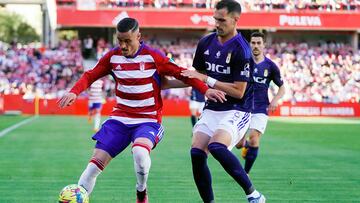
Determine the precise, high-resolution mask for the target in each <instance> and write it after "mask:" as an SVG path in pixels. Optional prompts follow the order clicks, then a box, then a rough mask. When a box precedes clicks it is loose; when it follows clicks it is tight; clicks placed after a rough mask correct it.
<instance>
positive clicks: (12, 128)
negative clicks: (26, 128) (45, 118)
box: [0, 116, 38, 138]
mask: <svg viewBox="0 0 360 203" xmlns="http://www.w3.org/2000/svg"><path fill="white" fill-rule="evenodd" d="M36 118H38V116H33V117H31V118H28V119H25V120H23V121H21V122H18V123H16V124H14V125H12V126H10V127H8V128H5V129H4V130H2V131H0V138H1V137H3V136H5V135H6V134H8V133H9V132H11V131H13V130H15V129H16V128H19V127H21V126H22V125H25V124H27V123H30V122H31V121H33V120H35V119H36Z"/></svg>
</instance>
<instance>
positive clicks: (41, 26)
mask: <svg viewBox="0 0 360 203" xmlns="http://www.w3.org/2000/svg"><path fill="white" fill-rule="evenodd" d="M239 2H240V3H241V5H242V7H243V14H242V16H241V19H240V22H239V24H238V28H239V31H240V32H242V33H243V34H244V35H245V36H246V37H249V36H250V34H251V32H252V31H258V30H260V31H262V32H264V33H266V37H267V43H268V46H267V49H266V54H267V56H268V57H269V58H271V59H272V60H273V61H275V62H276V63H277V65H278V66H279V68H280V70H281V72H282V75H283V78H284V81H285V84H286V87H287V92H286V95H285V96H284V98H283V100H282V104H281V105H280V106H279V108H278V110H277V111H276V112H275V113H274V114H273V116H272V117H271V119H270V123H269V125H268V129H267V132H266V133H265V136H264V137H263V141H262V148H261V152H260V156H259V158H258V160H257V162H256V165H255V167H254V169H253V172H252V174H251V177H252V179H253V180H254V183H255V185H256V186H257V188H259V189H260V190H261V191H262V192H263V193H264V194H265V195H266V196H267V198H268V202H274V203H275V202H276V203H277V202H299V203H302V202H309V203H312V202H360V192H359V189H360V170H359V168H360V138H359V136H360V119H359V117H360V104H359V102H360V51H359V46H360V43H359V37H360V1H359V0H254V1H252V0H239ZM215 3H216V0H0V203H5V202H6V203H7V202H9V203H10V202H11V203H13V202H16V203H18V202H19V203H22V202H55V201H56V199H57V195H58V192H59V191H60V189H61V188H62V187H63V186H65V185H68V184H71V183H75V182H76V181H77V179H78V177H79V176H80V174H81V172H82V170H83V169H84V167H85V165H86V163H87V161H88V159H89V158H90V153H91V150H92V147H93V145H94V143H93V142H92V141H90V136H91V134H92V133H93V132H92V130H91V129H92V127H91V125H89V124H87V121H86V118H85V117H84V115H86V114H87V94H86V92H85V93H84V94H82V95H81V96H80V98H79V100H78V101H77V102H76V103H75V105H73V106H72V107H69V108H67V109H58V108H57V106H56V100H57V98H59V97H61V96H62V95H63V94H64V93H65V92H66V91H67V90H69V88H70V87H71V86H72V85H73V84H74V82H75V81H76V80H77V79H78V78H79V77H80V76H81V74H82V73H83V72H84V70H85V69H86V68H90V67H91V66H92V65H93V64H94V63H96V60H97V59H98V58H99V57H101V56H102V55H103V54H104V53H106V51H108V50H109V49H111V48H112V47H113V46H115V45H116V38H115V37H114V33H115V29H114V28H113V27H114V25H115V24H116V23H117V22H118V21H119V20H120V19H122V18H123V17H127V16H130V17H134V18H136V19H138V20H139V22H140V25H141V28H142V29H141V32H142V36H143V39H144V40H145V41H146V42H147V43H149V44H151V45H152V46H154V47H157V48H159V49H160V50H162V51H163V52H164V53H166V54H167V55H168V56H170V57H172V58H174V60H175V62H176V63H178V64H180V65H181V66H183V67H187V68H190V67H191V63H192V56H193V53H194V51H195V48H196V43H197V41H198V40H199V39H200V37H201V36H203V35H204V34H206V33H208V32H209V31H212V30H213V24H214V21H213V18H212V9H213V7H214V5H215ZM104 82H105V83H104V92H106V95H107V99H106V103H105V105H104V108H103V115H104V116H106V114H108V113H109V112H110V111H111V109H112V105H113V104H114V103H115V101H114V97H113V90H114V84H113V81H112V80H111V78H104ZM274 88H275V85H274V87H273V86H272V87H271V88H270V93H272V92H274V91H275V89H274ZM163 96H164V99H165V100H164V115H165V116H166V117H165V118H164V125H165V128H166V131H165V138H164V140H163V142H162V143H161V144H160V145H159V146H158V148H157V150H155V151H154V152H153V165H152V169H151V176H150V181H149V184H150V187H149V188H150V191H149V194H150V200H152V202H179V203H182V202H200V200H199V199H200V198H199V197H198V194H197V191H196V188H195V185H194V183H193V181H192V174H191V166H190V156H189V152H188V151H189V147H190V142H191V139H190V133H191V124H190V119H188V118H186V116H189V115H190V112H189V109H188V97H189V91H188V90H187V89H177V90H166V91H163ZM39 115H40V116H39ZM105 118H106V117H104V119H105ZM233 152H234V153H236V154H238V155H239V151H237V150H234V151H233ZM239 157H240V156H239ZM210 164H211V169H212V172H213V176H214V190H215V193H216V196H217V200H218V202H220V203H222V202H223V203H225V202H226V203H228V202H245V201H244V197H243V193H242V192H241V191H240V189H239V188H238V186H237V185H235V184H234V183H233V182H232V181H231V179H230V178H229V177H228V176H227V175H226V174H224V173H223V172H222V168H221V167H220V166H219V165H218V164H217V163H216V162H214V160H212V159H210ZM132 167H133V165H132V159H131V153H130V151H127V152H125V153H123V154H122V155H121V156H119V157H118V158H117V159H115V160H114V162H113V163H112V164H111V165H110V166H109V167H108V168H107V169H106V172H105V173H103V174H102V175H101V177H100V178H99V179H98V184H97V187H96V188H95V190H94V193H93V196H92V199H91V202H124V203H127V202H134V201H135V194H134V182H135V177H134V174H133V173H134V172H133V169H132Z"/></svg>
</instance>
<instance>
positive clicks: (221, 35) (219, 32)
mask: <svg viewBox="0 0 360 203" xmlns="http://www.w3.org/2000/svg"><path fill="white" fill-rule="evenodd" d="M216 34H217V35H218V36H220V37H223V36H225V32H224V30H223V29H218V28H216Z"/></svg>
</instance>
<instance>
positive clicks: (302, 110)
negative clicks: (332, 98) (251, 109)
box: [272, 102, 360, 117]
mask: <svg viewBox="0 0 360 203" xmlns="http://www.w3.org/2000/svg"><path fill="white" fill-rule="evenodd" d="M272 116H334V117H360V104H359V103H350V102H343V103H339V104H327V103H318V102H298V103H296V104H291V103H289V102H285V103H283V104H282V105H280V107H279V108H278V109H277V110H276V112H275V113H274V114H272Z"/></svg>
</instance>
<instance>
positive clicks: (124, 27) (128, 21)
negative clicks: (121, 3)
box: [116, 18, 139, 32]
mask: <svg viewBox="0 0 360 203" xmlns="http://www.w3.org/2000/svg"><path fill="white" fill-rule="evenodd" d="M138 28H139V23H138V21H137V20H136V19H134V18H124V19H122V20H120V21H119V22H118V24H117V26H116V30H117V31H118V32H129V31H131V32H134V31H135V30H137V29H138Z"/></svg>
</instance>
